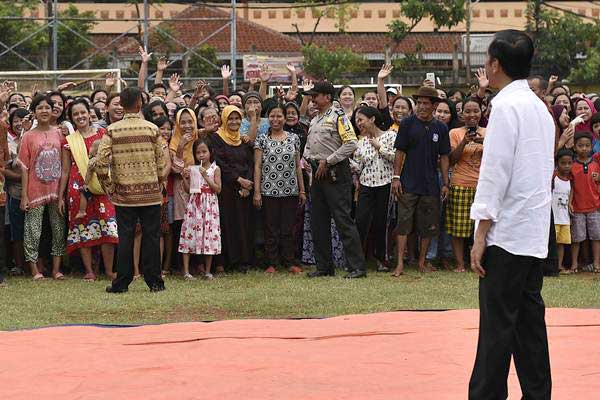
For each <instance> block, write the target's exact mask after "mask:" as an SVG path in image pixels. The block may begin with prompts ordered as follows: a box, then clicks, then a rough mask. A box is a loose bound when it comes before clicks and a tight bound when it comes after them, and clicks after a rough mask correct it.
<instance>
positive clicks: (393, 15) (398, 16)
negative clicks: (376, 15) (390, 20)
mask: <svg viewBox="0 0 600 400" xmlns="http://www.w3.org/2000/svg"><path fill="white" fill-rule="evenodd" d="M392 17H394V18H400V10H393V11H392Z"/></svg>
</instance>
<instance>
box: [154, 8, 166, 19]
mask: <svg viewBox="0 0 600 400" xmlns="http://www.w3.org/2000/svg"><path fill="white" fill-rule="evenodd" d="M163 16H164V14H163V12H162V11H159V10H156V11H154V18H158V19H162V18H163Z"/></svg>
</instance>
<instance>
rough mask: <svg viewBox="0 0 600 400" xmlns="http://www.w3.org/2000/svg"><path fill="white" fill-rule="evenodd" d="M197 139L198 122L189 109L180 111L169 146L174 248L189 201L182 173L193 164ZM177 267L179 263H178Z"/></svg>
mask: <svg viewBox="0 0 600 400" xmlns="http://www.w3.org/2000/svg"><path fill="white" fill-rule="evenodd" d="M197 139H198V122H197V121H196V115H195V114H194V111H193V110H192V109H191V108H182V109H180V110H179V111H178V112H177V114H176V116H175V129H174V131H173V136H172V137H171V143H170V144H169V150H170V153H171V170H172V172H173V174H172V175H173V225H172V227H173V235H174V236H173V237H174V238H175V241H176V243H175V248H177V247H178V246H179V243H178V240H179V235H180V232H181V224H182V223H183V219H184V216H185V210H186V207H187V204H188V201H189V194H188V193H187V191H186V190H185V187H184V185H183V176H182V174H183V171H184V170H185V169H186V168H188V167H190V166H191V165H194V164H195V161H194V154H193V150H192V146H193V144H194V142H195V141H196V140H197ZM178 265H179V263H178Z"/></svg>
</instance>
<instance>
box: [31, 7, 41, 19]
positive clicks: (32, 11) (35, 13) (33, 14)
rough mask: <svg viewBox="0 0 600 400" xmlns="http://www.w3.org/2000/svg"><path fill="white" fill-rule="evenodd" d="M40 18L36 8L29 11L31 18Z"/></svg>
mask: <svg viewBox="0 0 600 400" xmlns="http://www.w3.org/2000/svg"><path fill="white" fill-rule="evenodd" d="M39 16H40V12H39V10H38V9H37V8H35V9H33V10H31V18H38V17H39Z"/></svg>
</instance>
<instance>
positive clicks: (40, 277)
mask: <svg viewBox="0 0 600 400" xmlns="http://www.w3.org/2000/svg"><path fill="white" fill-rule="evenodd" d="M44 279H46V278H45V277H44V274H41V273H37V274H35V275H34V276H33V280H34V281H41V280H44Z"/></svg>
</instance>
